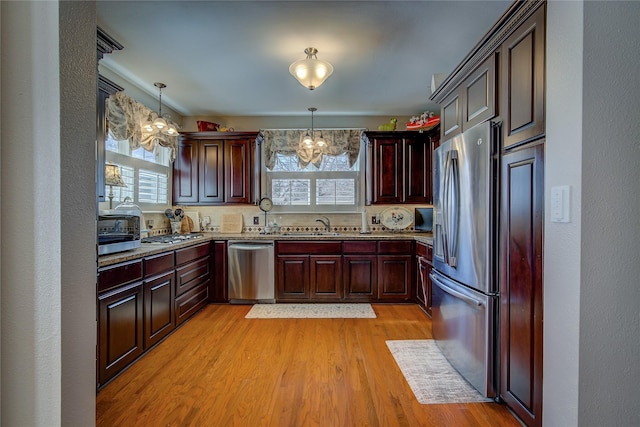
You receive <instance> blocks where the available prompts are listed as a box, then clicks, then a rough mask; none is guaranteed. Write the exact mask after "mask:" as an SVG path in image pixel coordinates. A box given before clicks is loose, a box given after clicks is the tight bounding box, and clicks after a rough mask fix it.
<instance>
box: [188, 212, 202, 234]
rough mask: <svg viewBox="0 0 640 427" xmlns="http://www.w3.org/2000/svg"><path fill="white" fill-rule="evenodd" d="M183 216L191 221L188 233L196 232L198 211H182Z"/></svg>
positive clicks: (198, 219) (198, 222) (198, 226)
mask: <svg viewBox="0 0 640 427" xmlns="http://www.w3.org/2000/svg"><path fill="white" fill-rule="evenodd" d="M184 215H185V218H190V219H191V222H192V226H191V230H190V231H189V232H190V233H197V232H199V231H200V215H199V214H198V211H184Z"/></svg>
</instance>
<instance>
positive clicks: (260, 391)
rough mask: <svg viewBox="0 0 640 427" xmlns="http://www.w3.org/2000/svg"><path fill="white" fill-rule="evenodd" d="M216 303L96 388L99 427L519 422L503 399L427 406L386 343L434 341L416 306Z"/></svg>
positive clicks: (475, 424) (513, 423) (518, 424)
mask: <svg viewBox="0 0 640 427" xmlns="http://www.w3.org/2000/svg"><path fill="white" fill-rule="evenodd" d="M250 307H251V306H248V305H209V306H207V307H205V308H204V309H203V310H202V311H200V312H199V313H197V314H196V315H195V316H194V317H193V318H192V319H191V320H189V321H188V322H187V323H186V324H184V325H183V326H182V327H181V328H180V329H179V330H177V331H175V332H174V334H173V335H171V336H170V337H168V338H167V339H166V340H165V341H164V342H162V343H161V344H160V345H158V346H157V347H156V348H155V349H153V350H152V351H151V352H150V353H149V354H147V355H145V356H144V357H142V359H140V360H139V361H138V362H136V363H135V364H134V365H133V366H132V367H130V368H129V369H128V370H127V371H125V372H124V373H122V374H121V375H120V376H119V377H117V378H115V379H114V380H113V381H112V382H111V383H109V384H108V385H107V386H106V387H105V388H104V389H102V390H101V391H100V392H99V393H98V396H97V416H96V424H97V426H119V427H123V426H145V427H147V426H242V427H244V426H278V427H287V426H290V427H298V426H323V427H324V426H340V427H342V426H518V427H519V426H520V423H519V422H518V421H517V420H516V419H515V418H514V417H513V415H511V413H510V412H509V411H508V410H507V408H506V407H505V406H504V405H500V404H497V403H473V404H447V405H421V404H420V403H418V401H417V400H416V399H415V397H414V395H413V393H412V391H411V389H410V388H409V385H408V384H407V383H406V381H405V380H404V377H403V376H402V373H401V372H400V369H399V368H398V366H397V365H396V363H395V360H394V359H393V356H392V355H391V353H390V352H389V350H388V349H387V346H386V344H385V341H386V340H389V339H429V338H431V332H430V331H431V324H430V322H431V321H430V320H429V318H428V317H427V315H426V314H424V312H423V311H422V310H420V308H419V307H418V306H416V305H383V304H376V305H373V307H374V310H375V311H376V314H377V318H376V319H245V318H244V316H245V314H246V313H247V312H248V311H249V309H250Z"/></svg>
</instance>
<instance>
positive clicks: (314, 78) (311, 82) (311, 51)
mask: <svg viewBox="0 0 640 427" xmlns="http://www.w3.org/2000/svg"><path fill="white" fill-rule="evenodd" d="M304 53H306V54H307V58H306V59H301V60H299V61H296V62H294V63H293V64H291V66H289V72H290V73H291V75H292V76H293V77H295V79H296V80H298V81H299V82H300V84H301V85H302V86H304V87H306V88H308V89H309V90H314V89H315V88H317V87H319V86H320V85H321V84H322V83H324V81H325V80H326V79H327V78H328V77H329V76H330V75H331V73H333V65H331V64H330V63H328V62H327V61H322V60H320V59H318V57H317V56H316V55H317V53H318V49H316V48H315V47H308V48H306V49H305V50H304Z"/></svg>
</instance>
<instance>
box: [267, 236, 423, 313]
mask: <svg viewBox="0 0 640 427" xmlns="http://www.w3.org/2000/svg"><path fill="white" fill-rule="evenodd" d="M413 277H414V267H413V241H410V240H398V241H375V240H350V241H343V242H336V241H331V242H310V241H279V242H277V244H276V299H277V300H278V301H336V302H340V301H350V302H356V301H362V302H375V301H384V302H408V301H411V300H412V299H413V292H412V284H413V283H414V282H413Z"/></svg>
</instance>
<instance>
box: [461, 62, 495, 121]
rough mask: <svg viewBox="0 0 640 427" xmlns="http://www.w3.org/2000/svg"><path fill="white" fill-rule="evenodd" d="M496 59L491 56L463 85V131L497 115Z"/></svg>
mask: <svg viewBox="0 0 640 427" xmlns="http://www.w3.org/2000/svg"><path fill="white" fill-rule="evenodd" d="M495 69H496V57H495V55H490V56H489V58H487V59H486V60H485V61H484V62H483V63H482V64H480V66H479V67H478V68H477V69H476V70H475V71H474V72H473V73H471V75H470V76H469V77H467V78H466V80H465V81H464V82H463V83H462V85H461V87H460V90H461V91H462V99H463V101H462V107H463V110H462V120H463V123H462V129H463V130H467V129H471V128H472V127H474V126H475V125H477V124H480V123H482V122H485V121H487V120H489V119H491V118H493V117H494V116H495V115H496V81H495V79H496V72H495Z"/></svg>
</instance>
